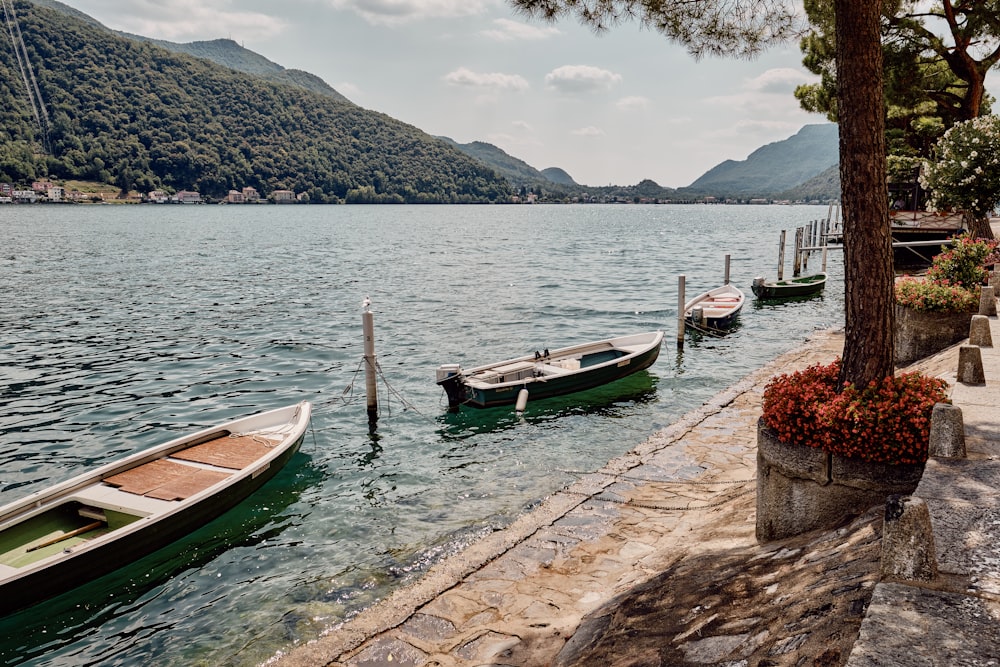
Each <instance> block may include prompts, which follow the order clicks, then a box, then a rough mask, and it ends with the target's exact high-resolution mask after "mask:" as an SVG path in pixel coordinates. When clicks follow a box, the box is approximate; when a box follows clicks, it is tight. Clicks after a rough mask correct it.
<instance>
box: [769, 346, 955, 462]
mask: <svg viewBox="0 0 1000 667" xmlns="http://www.w3.org/2000/svg"><path fill="white" fill-rule="evenodd" d="M839 375H840V360H839V359H838V360H837V361H834V362H833V363H832V364H829V365H826V366H823V365H820V364H816V365H814V366H810V367H809V368H806V369H805V370H803V371H796V372H794V373H789V374H785V375H777V376H775V377H774V378H772V379H771V381H770V382H769V383H768V385H767V387H766V388H765V389H764V402H763V413H764V414H763V417H762V419H763V421H764V424H765V425H766V426H767V427H768V428H770V429H772V430H773V431H774V432H775V434H776V435H777V436H778V439H780V440H781V441H783V442H786V443H789V444H798V445H804V446H807V447H818V448H820V449H822V450H824V451H826V452H829V453H831V454H838V455H840V456H845V457H849V458H856V459H861V460H863V461H869V462H873V463H888V464H907V463H923V462H925V461H926V460H927V445H928V441H929V440H930V430H931V411H932V410H933V409H934V404H935V403H942V402H945V401H947V392H946V388H947V383H946V382H945V381H944V380H941V379H938V378H931V377H927V376H925V375H922V374H920V373H903V374H900V375H896V376H891V377H887V378H885V379H883V380H881V381H879V382H872V383H871V384H869V385H868V386H867V387H865V388H863V389H858V388H856V387H855V386H854V385H847V386H846V387H844V389H843V390H842V391H837V379H838V377H839Z"/></svg>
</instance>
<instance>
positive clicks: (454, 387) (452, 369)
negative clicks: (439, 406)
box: [437, 364, 465, 412]
mask: <svg viewBox="0 0 1000 667" xmlns="http://www.w3.org/2000/svg"><path fill="white" fill-rule="evenodd" d="M437 384H439V385H441V386H442V387H444V393H445V394H447V395H448V409H449V410H451V411H452V412H455V411H457V410H458V406H459V405H461V404H462V401H463V400H464V398H465V392H464V391H463V390H462V367H461V366H459V365H458V364H442V365H441V366H438V369H437Z"/></svg>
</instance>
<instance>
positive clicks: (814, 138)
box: [682, 123, 840, 197]
mask: <svg viewBox="0 0 1000 667" xmlns="http://www.w3.org/2000/svg"><path fill="white" fill-rule="evenodd" d="M839 160H840V154H839V145H838V132H837V126H836V125H834V124H832V123H827V124H823V125H806V126H805V127H803V128H802V129H801V130H799V132H798V133H797V134H795V135H794V136H792V137H789V138H788V139H785V140H783V141H777V142H774V143H771V144H767V145H766V146H762V147H761V148H758V149H757V150H755V151H754V152H753V153H751V154H750V155H749V156H748V157H747V159H746V160H742V161H734V160H726V161H725V162H722V163H721V164H719V165H717V166H716V167H714V168H712V169H710V170H709V171H707V172H705V174H704V175H702V176H701V177H700V178H698V180H696V181H695V182H694V183H692V184H691V185H689V186H688V187H687V188H682V191H687V192H706V193H712V194H715V195H716V196H727V197H733V196H736V197H738V196H757V197H765V196H775V195H777V194H779V193H782V192H785V191H787V190H790V189H791V188H794V187H796V186H799V185H801V184H802V183H804V182H805V181H807V180H809V179H810V178H812V177H813V176H816V175H818V174H820V173H821V172H823V171H825V170H826V169H828V168H829V167H830V166H831V165H835V164H837V163H838V162H839Z"/></svg>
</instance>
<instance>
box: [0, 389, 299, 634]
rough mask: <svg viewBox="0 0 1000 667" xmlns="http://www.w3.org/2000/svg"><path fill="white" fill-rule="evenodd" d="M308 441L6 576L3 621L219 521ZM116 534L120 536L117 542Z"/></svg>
mask: <svg viewBox="0 0 1000 667" xmlns="http://www.w3.org/2000/svg"><path fill="white" fill-rule="evenodd" d="M307 410H308V408H307ZM307 421H308V418H307ZM304 437H305V430H304V428H303V429H302V430H301V432H299V433H297V434H296V435H295V436H294V437H291V438H289V439H288V441H287V442H284V443H282V445H281V449H280V451H278V452H277V453H276V454H275V455H273V456H271V457H269V458H268V460H266V461H265V462H262V464H261V465H260V466H257V467H254V468H252V469H247V470H246V471H245V472H244V473H240V474H238V475H234V476H233V477H232V480H231V482H230V483H227V484H225V485H223V486H222V487H221V488H218V489H217V490H213V491H212V492H211V493H205V494H199V495H198V496H197V497H196V498H192V500H191V502H184V503H180V504H179V505H178V507H177V508H176V509H175V510H174V511H169V512H163V513H161V514H153V515H150V516H146V517H142V518H139V519H138V520H136V521H134V522H132V523H129V524H128V525H127V526H126V527H124V528H122V529H120V531H111V532H109V533H108V538H107V539H102V538H97V539H94V540H93V541H92V542H85V543H77V544H73V545H72V546H70V547H68V548H66V549H65V550H63V552H62V553H61V554H60V555H59V556H58V558H55V559H53V558H47V559H46V560H54V562H50V563H44V562H43V563H40V564H39V566H36V567H25V568H22V570H23V571H21V572H18V573H17V574H15V575H13V576H9V575H10V573H9V572H7V575H8V576H6V577H5V578H4V579H3V580H2V581H0V615H6V614H10V613H12V612H15V611H18V610H20V609H23V608H26V607H28V606H31V605H33V604H35V603H37V602H41V601H43V600H45V599H48V598H51V597H55V596H57V595H60V594H62V593H65V592H67V591H70V590H72V589H74V588H76V587H77V586H80V585H82V584H84V583H87V582H89V581H92V580H94V579H97V578H99V577H101V576H104V575H106V574H110V573H111V572H113V571H115V570H117V569H119V568H121V567H124V566H126V565H128V564H129V563H132V562H134V561H136V560H138V559H140V558H143V557H144V556H148V555H149V554H152V553H154V552H155V551H157V550H159V549H161V548H163V547H166V546H167V545H169V544H172V543H173V542H175V541H177V540H178V539H180V538H182V537H184V536H186V535H188V534H190V533H191V532H193V531H194V530H196V529H198V528H201V527H202V526H204V525H206V524H207V523H209V522H211V521H213V520H214V519H217V518H219V517H220V516H222V515H223V514H225V513H226V512H227V511H229V510H230V509H232V508H233V507H235V506H236V505H238V504H239V503H241V502H242V501H244V500H246V499H247V498H248V497H249V496H250V495H252V494H253V493H254V492H255V491H257V490H258V489H259V488H260V487H262V486H263V485H264V484H266V483H267V482H268V481H270V480H271V479H272V478H273V477H274V476H275V475H276V474H277V473H278V472H279V471H280V470H281V469H282V468H283V467H284V466H285V465H286V464H287V463H288V461H289V460H290V459H291V458H292V456H294V455H295V453H296V452H297V451H298V450H299V448H300V447H301V445H302V440H303V439H304ZM105 477H106V476H105ZM73 481H74V480H70V482H69V483H67V484H68V485H69V488H70V491H69V492H68V493H63V494H60V495H59V496H58V497H55V498H52V499H49V500H42V502H43V503H46V502H48V503H49V504H51V506H52V509H53V510H55V509H58V508H59V505H60V503H63V502H64V501H72V498H73V493H74V492H73V490H72V487H73V485H72V482H73ZM115 532H120V533H121V535H120V536H114V533H115Z"/></svg>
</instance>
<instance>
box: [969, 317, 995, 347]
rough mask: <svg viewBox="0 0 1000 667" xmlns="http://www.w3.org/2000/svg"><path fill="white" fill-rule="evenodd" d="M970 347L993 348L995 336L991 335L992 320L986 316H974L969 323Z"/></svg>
mask: <svg viewBox="0 0 1000 667" xmlns="http://www.w3.org/2000/svg"><path fill="white" fill-rule="evenodd" d="M969 345H978V346H979V347H993V334H991V333H990V318H988V317H986V316H985V315H973V316H972V322H970V323H969Z"/></svg>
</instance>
